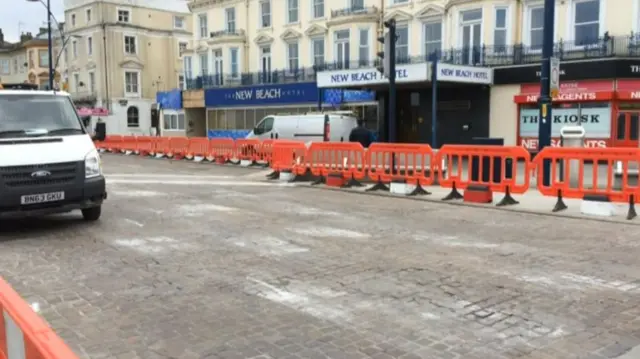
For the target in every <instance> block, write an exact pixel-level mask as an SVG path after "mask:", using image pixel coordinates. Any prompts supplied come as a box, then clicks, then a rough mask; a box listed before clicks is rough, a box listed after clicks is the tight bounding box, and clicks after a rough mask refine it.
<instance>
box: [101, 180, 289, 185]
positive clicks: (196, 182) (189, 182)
mask: <svg viewBox="0 0 640 359" xmlns="http://www.w3.org/2000/svg"><path fill="white" fill-rule="evenodd" d="M107 183H108V184H112V183H113V184H163V185H181V186H246V187H269V186H272V187H273V185H274V184H272V183H269V182H250V181H215V180H211V181H204V180H167V179H161V178H159V179H133V178H132V179H126V178H122V179H120V178H118V179H113V178H108V179H107ZM294 185H295V184H293V183H279V184H278V186H282V187H293V186H294Z"/></svg>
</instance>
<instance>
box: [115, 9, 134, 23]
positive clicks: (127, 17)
mask: <svg viewBox="0 0 640 359" xmlns="http://www.w3.org/2000/svg"><path fill="white" fill-rule="evenodd" d="M130 21H131V12H130V11H129V10H123V9H118V22H130Z"/></svg>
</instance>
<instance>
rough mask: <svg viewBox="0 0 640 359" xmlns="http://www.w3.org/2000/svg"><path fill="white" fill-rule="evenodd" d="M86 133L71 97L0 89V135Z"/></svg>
mask: <svg viewBox="0 0 640 359" xmlns="http://www.w3.org/2000/svg"><path fill="white" fill-rule="evenodd" d="M84 133H85V130H84V128H83V127H82V124H81V123H80V119H79V118H78V114H77V113H76V110H75V108H74V107H73V104H72V103H71V99H69V98H68V97H65V96H53V95H51V96H47V95H33V94H18V95H13V94H11V95H3V94H2V93H1V92H0V137H8V136H10V137H14V136H18V137H21V136H45V135H54V134H55V135H64V134H84Z"/></svg>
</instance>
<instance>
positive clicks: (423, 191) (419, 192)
mask: <svg viewBox="0 0 640 359" xmlns="http://www.w3.org/2000/svg"><path fill="white" fill-rule="evenodd" d="M430 194H431V192H429V191H427V190H426V189H424V188H422V186H421V185H420V183H417V184H416V188H415V189H414V190H413V191H411V193H409V194H408V195H407V196H426V195H430Z"/></svg>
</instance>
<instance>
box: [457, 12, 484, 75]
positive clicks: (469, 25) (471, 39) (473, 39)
mask: <svg viewBox="0 0 640 359" xmlns="http://www.w3.org/2000/svg"><path fill="white" fill-rule="evenodd" d="M460 20H461V21H460V30H461V31H460V33H461V34H462V39H461V40H462V53H461V56H462V58H461V59H460V60H461V61H460V62H461V64H462V65H476V64H479V63H480V60H481V58H480V55H481V53H482V48H481V46H482V44H481V42H482V9H476V10H467V11H462V12H461V13H460Z"/></svg>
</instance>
